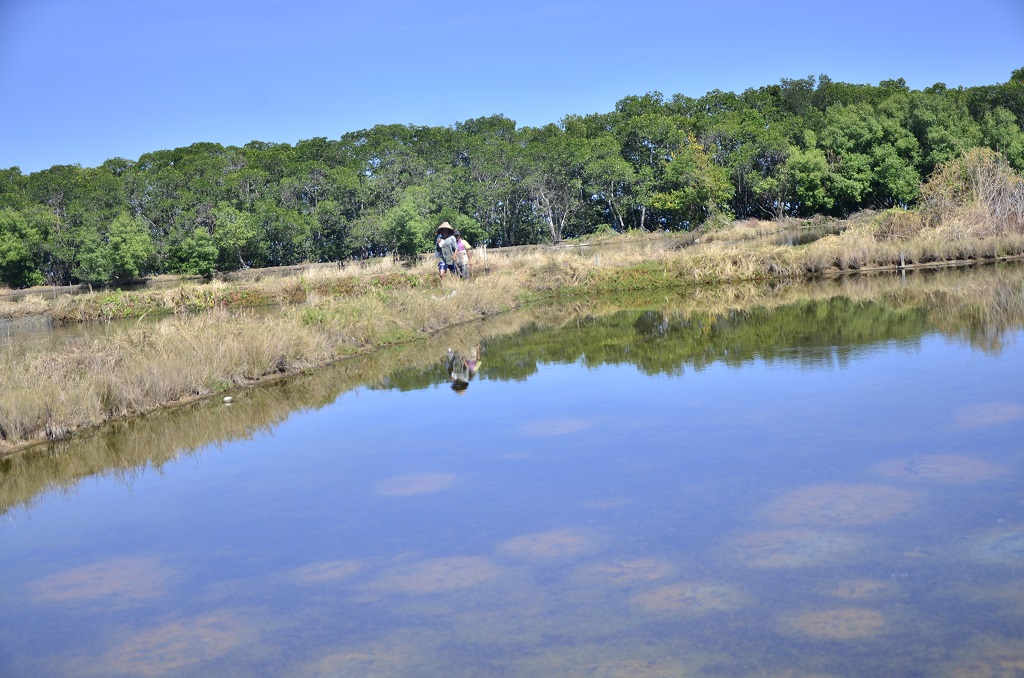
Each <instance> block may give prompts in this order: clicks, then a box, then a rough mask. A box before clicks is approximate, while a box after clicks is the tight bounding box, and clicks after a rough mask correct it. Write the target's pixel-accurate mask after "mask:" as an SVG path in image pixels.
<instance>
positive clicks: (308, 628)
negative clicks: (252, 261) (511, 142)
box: [0, 269, 1024, 677]
mask: <svg viewBox="0 0 1024 678" xmlns="http://www.w3.org/2000/svg"><path fill="white" fill-rule="evenodd" d="M909 278H910V280H909V282H908V280H907V278H906V277H905V278H903V279H899V278H884V279H875V280H873V281H868V282H863V283H858V282H855V281H853V280H843V281H824V282H822V283H820V284H818V285H817V286H807V287H801V288H799V289H796V290H795V291H787V290H778V289H777V290H769V289H764V290H756V291H751V290H747V291H746V292H745V293H743V294H740V293H739V292H735V293H733V294H731V296H730V295H729V294H725V293H722V294H721V295H720V296H718V297H714V298H711V297H713V296H714V294H716V293H714V292H710V291H706V292H704V293H702V294H704V295H705V296H706V297H707V298H703V299H695V298H693V296H692V295H691V296H684V297H680V298H672V299H663V298H662V297H661V296H659V299H658V302H657V303H654V302H651V301H645V302H637V301H636V300H634V301H632V302H628V303H627V302H622V303H621V304H620V305H612V304H608V305H607V307H600V306H599V305H596V304H595V305H581V306H579V307H578V308H575V309H567V308H562V309H534V310H532V311H531V315H528V316H519V319H518V320H517V321H513V320H512V319H503V320H494V321H492V322H497V323H499V324H500V323H501V322H504V323H506V325H504V326H501V327H497V326H488V327H483V328H482V329H479V330H477V329H474V328H462V329H460V330H458V331H457V332H455V333H452V334H448V335H445V336H443V337H440V338H438V339H437V340H436V341H434V342H433V343H426V344H424V345H422V346H417V347H409V348H406V349H403V350H400V351H396V352H393V353H391V354H388V355H386V356H378V357H374V358H370V359H367V360H366V361H363V362H357V361H348V362H346V363H345V364H344V365H339V366H338V367H337V368H335V369H332V370H325V371H324V372H322V373H318V374H316V375H309V376H307V377H304V378H303V379H300V380H296V381H295V382H290V383H287V384H277V385H274V386H272V387H269V388H265V389H257V390H254V391H251V392H248V393H243V394H239V395H238V397H237V398H236V402H235V403H234V404H233V405H231V406H226V405H223V404H219V403H207V404H201V405H195V406H192V407H190V408H188V409H185V410H180V411H177V412H173V413H163V414H160V415H156V416H153V417H148V418H146V419H144V420H140V421H138V422H126V423H123V424H120V425H118V427H116V428H113V429H111V430H109V431H107V432H104V433H103V434H101V435H96V436H91V437H89V438H84V439H82V440H79V441H75V442H72V443H65V444H62V445H61V446H58V447H54V448H50V449H35V450H31V451H29V452H27V453H25V454H23V455H18V456H17V457H16V458H12V459H8V460H4V461H3V463H2V464H0V482H2V485H0V508H2V509H3V520H2V521H0V575H2V576H3V582H4V585H3V587H2V588H0V605H2V606H3V610H4V614H3V615H2V616H0V674H2V675H11V676H69V675H82V676H111V675H145V676H158V675H173V676H181V675H204V676H208V675H267V676H281V675H295V676H307V675H329V676H442V675H443V676H467V677H468V676H474V677H476V676H639V677H649V676H659V677H661V676H665V677H668V676H672V677H677V676H763V675H771V676H811V675H814V676H883V675H884V676H924V675H928V676H932V675H948V676H1011V675H1020V674H1021V672H1022V671H1024V493H1022V491H1021V479H1022V474H1024V440H1022V435H1021V434H1022V433H1024V389H1022V386H1021V384H1022V383H1024V359H1022V358H1024V355H1022V339H1024V330H1022V326H1021V318H1022V313H1021V308H1022V307H1024V301H1022V299H1024V279H1022V275H1021V272H1020V270H1019V269H1001V270H996V269H989V270H986V271H976V272H972V271H958V272H948V273H947V274H945V275H938V276H934V275H933V276H923V275H912V276H909ZM755 292H756V293H755ZM737 297H743V301H742V302H741V301H738V300H737ZM751 299H753V300H751ZM448 346H452V347H453V348H454V353H455V355H456V362H457V363H458V356H462V355H471V350H472V349H475V348H476V346H479V347H480V354H479V357H480V360H479V362H478V364H477V365H476V371H475V373H472V374H470V375H468V376H471V378H470V379H469V380H468V387H466V388H460V389H453V388H452V381H451V374H450V371H451V367H450V365H446V349H447V348H448ZM403 351H404V352H403ZM455 371H456V372H458V369H456V370H455ZM462 376H463V377H464V378H465V376H467V375H466V373H465V372H463V373H462ZM361 384H362V385H361Z"/></svg>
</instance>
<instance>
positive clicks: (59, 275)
mask: <svg viewBox="0 0 1024 678" xmlns="http://www.w3.org/2000/svg"><path fill="white" fill-rule="evenodd" d="M1022 121H1024V69H1020V70H1017V71H1014V73H1013V74H1012V77H1011V78H1010V80H1009V81H1008V82H1006V83H1004V84H1001V85H991V86H984V87H973V88H958V89H949V88H947V87H946V86H945V85H942V84H936V85H934V86H932V87H928V88H926V89H924V90H923V91H917V90H911V89H910V88H909V87H907V86H906V83H905V82H904V81H903V80H902V79H900V80H887V81H883V82H881V83H880V84H879V85H877V86H874V85H853V84H847V83H841V82H832V81H831V80H830V79H829V78H828V77H827V76H824V75H822V76H820V77H819V78H814V77H808V78H805V79H796V80H788V79H784V80H782V81H781V82H780V83H779V84H777V85H770V86H767V87H761V88H758V89H749V90H746V91H745V92H743V93H742V94H734V93H731V92H721V91H718V90H715V91H712V92H709V93H707V94H706V95H704V96H703V97H700V98H697V99H693V98H690V97H686V96H683V95H675V96H673V97H671V98H668V99H666V98H665V97H663V96H662V95H661V94H659V93H657V92H653V93H649V94H646V95H643V96H629V97H626V98H624V99H622V100H621V101H619V102H618V103H617V104H616V106H615V110H614V111H611V112H609V113H599V114H593V115H587V116H575V115H572V116H568V117H566V118H564V119H563V120H562V121H561V122H560V123H559V124H549V125H546V126H544V127H540V128H531V127H524V128H517V127H516V123H515V122H514V121H512V120H510V119H508V118H505V117H503V116H500V115H495V116H491V117H487V118H478V119H475V120H468V121H465V122H461V123H457V124H455V125H454V126H453V127H417V126H411V125H410V126H402V125H378V126H376V127H374V128H372V129H368V130H361V131H358V132H352V133H348V134H345V135H343V136H342V137H341V138H340V139H337V140H329V139H326V138H322V137H319V138H314V139H309V140H304V141H299V142H298V143H296V144H295V145H294V146H292V145H289V144H284V143H266V142H260V141H253V142H251V143H249V144H246V145H245V146H243V147H241V148H239V147H234V146H227V147H225V146H222V145H220V144H216V143H197V144H193V145H192V146H189V147H187V148H177V149H174V150H168V151H155V152H153V153H147V154H145V155H143V156H142V157H140V158H139V159H138V160H135V161H132V160H126V159H123V158H114V159H111V160H108V161H107V162H105V163H103V164H102V165H100V166H99V167H94V168H83V167H81V166H79V165H58V166H54V167H51V168H50V169H47V170H43V171H39V172H33V173H31V174H28V175H25V174H22V173H21V171H20V170H19V169H18V168H17V167H12V168H9V169H6V170H0V283H4V284H6V285H10V286H17V287H21V286H27V285H33V284H39V283H42V282H47V283H51V284H66V283H71V282H78V281H89V282H106V281H112V280H126V279H131V278H134V277H138V276H142V275H148V274H154V273H192V274H209V273H210V272H211V271H213V270H232V269H237V268H244V267H264V266H278V265H286V264H295V263H299V262H303V261H332V260H340V259H345V258H350V257H370V256H378V255H382V254H386V253H397V254H399V255H412V254H415V253H418V252H426V251H429V250H430V248H431V233H432V231H433V229H434V227H435V226H436V225H437V224H438V223H440V222H441V221H442V220H447V221H449V222H451V223H452V224H454V225H456V226H457V227H458V228H460V229H461V230H462V232H463V233H464V234H466V236H467V237H468V239H469V240H470V242H471V243H474V244H480V243H487V244H489V245H491V246H504V245H518V244H530V243H539V242H548V241H553V242H557V241H559V240H561V239H563V238H567V237H577V236H581V235H586V234H588V233H592V232H596V231H600V230H604V229H609V228H610V229H614V230H617V231H624V230H629V229H647V230H652V229H668V230H690V229H693V228H695V227H697V226H699V225H701V224H703V223H705V222H708V221H711V222H712V223H715V222H719V221H726V220H730V219H732V218H751V217H753V218H778V217H782V216H786V215H789V216H810V215H812V214H827V215H832V216H845V215H848V214H850V213H851V212H854V211H856V210H860V209H863V208H876V209H877V208H889V207H894V206H903V207H906V206H911V205H914V204H916V201H917V200H918V198H919V196H920V190H921V183H922V181H923V180H924V179H925V178H927V177H928V176H929V175H930V174H931V173H932V171H933V170H934V169H936V168H937V167H939V166H940V165H941V164H942V163H944V162H946V161H949V160H951V159H954V158H958V157H960V156H962V155H963V154H964V153H965V152H966V151H967V150H969V149H971V148H975V147H979V146H983V147H988V148H991V149H993V150H995V151H998V152H999V153H1001V154H1002V156H1003V157H1005V158H1006V159H1007V160H1008V161H1009V163H1010V165H1011V166H1012V167H1014V168H1016V169H1018V170H1020V169H1022V168H1024V129H1022Z"/></svg>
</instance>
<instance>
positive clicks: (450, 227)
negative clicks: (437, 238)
mask: <svg viewBox="0 0 1024 678" xmlns="http://www.w3.org/2000/svg"><path fill="white" fill-rule="evenodd" d="M445 229H448V230H449V231H451V232H452V233H454V232H455V229H454V228H452V225H451V224H449V223H448V222H447V221H445V222H443V223H442V224H441V225H440V226H438V227H437V232H438V233H440V232H441V231H443V230H445Z"/></svg>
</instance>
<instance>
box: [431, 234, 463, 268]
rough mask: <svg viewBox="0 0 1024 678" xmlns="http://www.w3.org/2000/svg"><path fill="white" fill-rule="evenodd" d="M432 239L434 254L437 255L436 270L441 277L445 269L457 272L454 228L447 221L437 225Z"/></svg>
mask: <svg viewBox="0 0 1024 678" xmlns="http://www.w3.org/2000/svg"><path fill="white" fill-rule="evenodd" d="M436 235H437V237H436V238H435V239H434V254H435V255H436V256H437V271H438V273H439V274H440V276H441V277H442V278H443V277H444V274H445V272H446V271H455V272H456V273H457V272H458V268H457V267H456V262H455V256H456V251H457V249H458V246H459V245H458V241H456V240H455V229H454V228H452V225H451V224H449V223H448V222H447V221H445V222H443V223H442V224H441V225H440V226H438V227H437V234H436Z"/></svg>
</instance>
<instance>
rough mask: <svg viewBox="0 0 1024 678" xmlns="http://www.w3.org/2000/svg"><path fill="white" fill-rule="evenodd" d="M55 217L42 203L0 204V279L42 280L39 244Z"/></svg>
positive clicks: (26, 283)
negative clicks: (20, 207)
mask: <svg viewBox="0 0 1024 678" xmlns="http://www.w3.org/2000/svg"><path fill="white" fill-rule="evenodd" d="M56 220H57V217H56V216H55V215H53V213H52V212H49V211H48V210H46V209H45V208H42V207H31V208H28V209H27V210H25V211H18V210H14V209H11V208H10V207H4V208H0V282H2V283H4V284H5V285H9V286H11V287H31V286H33V285H41V284H42V283H43V282H45V279H44V277H43V274H42V272H41V270H40V269H41V267H42V260H43V247H44V245H45V243H46V239H47V237H48V236H49V232H50V230H51V229H52V228H53V225H54V223H55V222H56Z"/></svg>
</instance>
